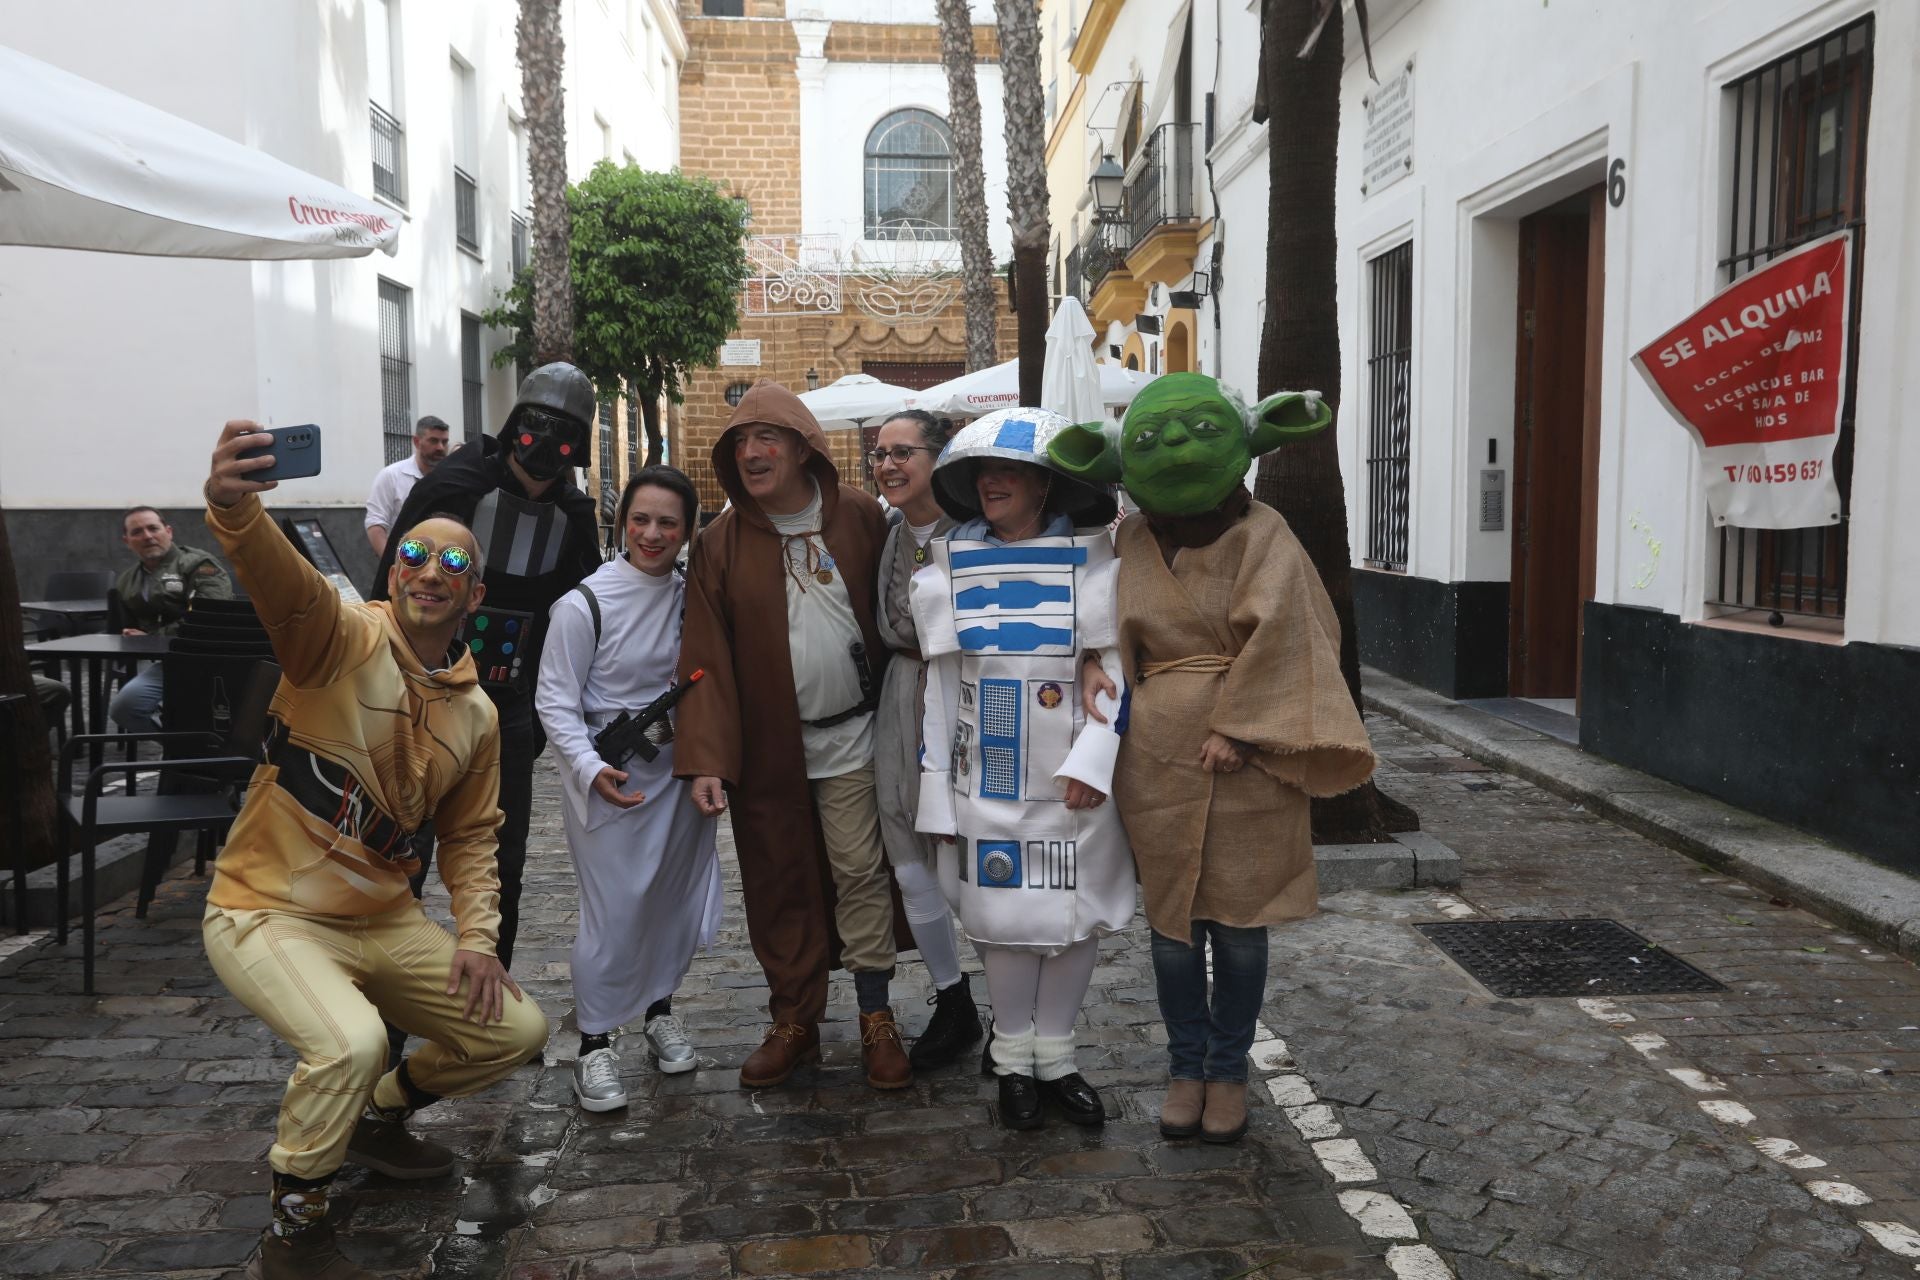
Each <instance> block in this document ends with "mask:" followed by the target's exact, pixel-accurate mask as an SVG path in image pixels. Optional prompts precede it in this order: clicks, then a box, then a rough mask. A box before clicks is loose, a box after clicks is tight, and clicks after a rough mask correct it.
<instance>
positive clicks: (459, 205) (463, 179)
mask: <svg viewBox="0 0 1920 1280" xmlns="http://www.w3.org/2000/svg"><path fill="white" fill-rule="evenodd" d="M453 238H454V239H455V240H456V241H458V242H459V245H460V247H461V248H462V249H470V250H472V251H473V252H474V253H478V252H480V190H479V188H478V187H477V186H475V185H474V181H473V175H472V174H470V173H468V172H467V171H466V170H465V169H462V168H461V167H460V166H459V165H455V166H453Z"/></svg>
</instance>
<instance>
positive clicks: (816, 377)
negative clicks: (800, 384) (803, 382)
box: [807, 365, 820, 391]
mask: <svg viewBox="0 0 1920 1280" xmlns="http://www.w3.org/2000/svg"><path fill="white" fill-rule="evenodd" d="M819 389H820V371H819V370H818V369H816V368H814V367H813V366H811V365H809V366H807V390H809V391H818V390H819Z"/></svg>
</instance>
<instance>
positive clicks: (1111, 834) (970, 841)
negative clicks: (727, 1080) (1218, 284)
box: [912, 409, 1134, 1129]
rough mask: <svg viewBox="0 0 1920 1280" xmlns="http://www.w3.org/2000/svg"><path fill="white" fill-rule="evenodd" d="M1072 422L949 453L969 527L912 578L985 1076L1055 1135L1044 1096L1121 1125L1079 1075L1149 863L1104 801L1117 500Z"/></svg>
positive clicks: (1023, 412) (1042, 416)
mask: <svg viewBox="0 0 1920 1280" xmlns="http://www.w3.org/2000/svg"><path fill="white" fill-rule="evenodd" d="M1069 425H1070V423H1069V421H1068V420H1067V419H1066V418H1064V417H1062V416H1061V415H1059V414H1057V413H1049V412H1046V411H1044V410H1040V409H1002V410H999V411H997V412H995V413H991V414H988V415H987V416H986V417H984V418H981V419H980V420H979V421H977V422H975V423H973V424H972V425H970V426H968V427H965V428H963V429H962V430H961V431H960V432H959V433H957V434H956V435H955V436H954V437H953V439H952V440H951V441H950V442H948V444H947V447H946V450H945V452H943V453H942V454H941V456H940V461H939V463H938V465H937V467H936V468H935V470H934V473H933V487H934V493H935V495H936V496H937V497H938V498H939V500H940V505H941V506H942V507H944V508H945V509H946V511H947V513H948V514H949V515H951V516H953V518H954V519H956V520H958V521H960V522H961V523H960V525H959V526H958V527H957V528H955V529H954V530H953V531H952V532H951V533H949V534H948V535H947V536H946V537H945V538H944V539H941V540H939V541H936V542H935V543H933V544H932V546H931V548H930V550H931V552H932V554H931V555H930V557H929V563H928V564H927V566H926V567H925V568H923V569H921V570H920V571H919V572H918V573H916V574H915V575H914V577H913V584H912V600H913V617H914V624H915V626H916V628H917V629H918V631H919V635H920V647H921V653H922V654H923V655H924V656H925V657H926V659H927V664H928V668H927V695H926V727H925V735H924V743H923V746H922V757H921V768H922V776H921V790H920V812H919V819H918V823H917V825H918V828H919V830H921V831H924V832H928V833H931V834H935V835H940V836H947V837H952V840H951V842H944V843H942V845H941V847H940V882H941V886H942V888H944V889H945V890H946V894H947V897H948V898H950V899H951V900H952V901H953V903H954V906H955V908H956V910H957V911H958V913H959V916H960V925H961V928H962V929H963V930H964V931H965V933H966V935H967V937H969V938H971V939H972V940H973V944H974V947H975V949H976V950H977V951H978V952H979V954H980V960H981V963H982V965H983V966H984V967H985V969H986V974H987V991H988V995H989V997H990V998H991V999H992V1001H993V1015H994V1028H993V1038H992V1040H991V1041H990V1042H989V1044H988V1046H987V1058H988V1061H987V1063H986V1064H984V1065H985V1066H986V1067H988V1068H990V1069H991V1070H992V1071H993V1072H994V1073H995V1074H996V1075H998V1076H999V1078H1000V1121H1001V1123H1002V1124H1004V1125H1006V1126H1007V1127H1008V1128H1011V1129H1031V1128H1034V1127H1036V1126H1038V1125H1039V1124H1041V1123H1042V1121H1043V1119H1044V1114H1043V1104H1044V1103H1048V1102H1051V1103H1052V1104H1053V1105H1055V1106H1056V1107H1058V1108H1059V1109H1060V1110H1061V1111H1062V1112H1064V1113H1065V1115H1066V1117H1067V1119H1069V1120H1071V1121H1073V1122H1074V1123H1076V1124H1083V1125H1097V1124H1101V1123H1103V1122H1104V1121H1105V1119H1106V1109H1105V1104H1104V1103H1103V1102H1102V1101H1101V1099H1100V1095H1099V1094H1098V1093H1096V1092H1095V1091H1094V1089H1093V1087H1092V1086H1091V1085H1089V1084H1088V1083H1087V1082H1086V1081H1085V1080H1084V1079H1082V1078H1081V1076H1080V1074H1079V1072H1078V1071H1076V1070H1075V1068H1074V1060H1073V1024H1074V1020H1075V1019H1076V1018H1077V1017H1078V1016H1079V1013H1080V1006H1081V1003H1082V1002H1083V1001H1084V1000H1085V999H1086V994H1087V987H1088V985H1089V983H1091V981H1092V979H1093V966H1094V962H1095V960H1097V959H1098V957H1099V948H1100V937H1101V936H1102V935H1103V934H1109V933H1114V932H1116V931H1118V930H1119V929H1121V928H1123V927H1125V925H1126V923H1127V921H1128V920H1129V919H1131V918H1132V916H1133V907H1134V890H1133V884H1134V869H1133V854H1132V852H1131V851H1130V850H1129V848H1128V846H1127V837H1126V831H1125V829H1124V828H1123V827H1122V826H1121V823H1120V817H1119V814H1118V813H1117V812H1116V811H1115V808H1114V806H1113V805H1111V804H1108V803H1107V802H1106V800H1107V792H1108V791H1109V790H1110V789H1111V787H1112V782H1113V764H1114V759H1115V756H1116V754H1117V753H1118V751H1119V745H1120V739H1119V735H1118V734H1117V733H1116V732H1115V731H1114V729H1113V728H1112V727H1110V726H1111V725H1114V724H1118V723H1120V722H1121V717H1120V716H1119V715H1118V714H1117V713H1118V711H1119V708H1118V706H1117V705H1115V706H1106V707H1102V710H1104V711H1107V712H1108V713H1109V720H1108V724H1104V725H1103V724H1099V723H1093V722H1088V721H1086V720H1085V719H1084V718H1083V712H1082V710H1081V706H1080V694H1079V690H1078V685H1077V676H1078V664H1079V658H1080V655H1082V654H1085V653H1096V654H1098V655H1099V657H1100V662H1101V666H1102V668H1103V669H1104V670H1105V671H1106V673H1107V677H1108V679H1110V680H1112V681H1113V682H1114V687H1115V688H1116V689H1120V688H1123V687H1124V686H1123V685H1122V683H1121V670H1120V661H1119V655H1118V653H1117V652H1116V651H1115V649H1114V645H1115V642H1116V638H1117V636H1116V629H1115V621H1114V619H1115V609H1114V581H1115V577H1116V572H1115V571H1116V570H1117V568H1118V567H1119V566H1118V562H1117V561H1116V560H1115V559H1114V558H1113V544H1112V541H1111V540H1110V539H1109V538H1108V536H1107V533H1106V531H1105V528H1104V526H1105V525H1106V524H1107V522H1108V521H1110V520H1112V518H1113V515H1114V499H1113V495H1112V494H1111V493H1110V492H1109V491H1107V490H1106V489H1105V488H1103V487H1098V486H1094V485H1091V484H1088V483H1086V482H1084V481H1081V480H1078V479H1075V478H1074V477H1072V476H1068V475H1065V474H1063V473H1061V472H1058V471H1055V470H1054V469H1053V467H1052V466H1051V464H1050V463H1049V462H1048V461H1047V443H1048V441H1049V440H1051V439H1052V438H1053V436H1054V434H1055V433H1057V432H1058V431H1060V430H1061V429H1063V428H1065V427H1067V426H1069ZM1076 526H1078V527H1079V528H1081V529H1084V530H1085V532H1084V533H1081V532H1076Z"/></svg>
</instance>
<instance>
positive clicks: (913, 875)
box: [893, 862, 960, 991]
mask: <svg viewBox="0 0 1920 1280" xmlns="http://www.w3.org/2000/svg"><path fill="white" fill-rule="evenodd" d="M893 878H894V880H895V882H896V883H898V884H899V886H900V901H901V903H902V905H904V906H905V907H906V909H907V923H908V924H909V925H910V926H912V928H913V945H914V946H915V947H916V948H917V949H918V950H919V952H920V959H921V961H922V962H923V963H924V964H925V965H926V966H927V976H928V977H930V978H932V979H933V987H934V990H936V991H945V990H946V989H947V988H948V987H950V986H952V985H953V984H954V983H956V982H958V981H960V945H959V944H958V943H957V942H955V941H954V939H953V908H952V907H951V906H950V905H948V903H947V895H946V894H945V893H944V892H943V891H942V890H941V888H940V876H939V874H938V873H937V872H936V871H934V869H933V867H932V865H931V864H929V863H925V862H905V863H901V864H899V865H897V866H895V867H894V869H893Z"/></svg>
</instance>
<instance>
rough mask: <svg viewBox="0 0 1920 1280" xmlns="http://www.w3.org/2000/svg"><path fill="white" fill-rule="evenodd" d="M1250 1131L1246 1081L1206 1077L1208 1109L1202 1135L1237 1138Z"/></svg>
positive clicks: (1214, 1139)
mask: <svg viewBox="0 0 1920 1280" xmlns="http://www.w3.org/2000/svg"><path fill="white" fill-rule="evenodd" d="M1246 1132H1247V1084H1246V1081H1244V1080H1242V1081H1240V1082H1239V1083H1237V1084H1236V1083H1231V1082H1229V1081H1226V1080H1209V1081H1207V1096H1206V1110H1205V1111H1204V1112H1203V1113H1202V1114H1201V1116H1200V1137H1201V1139H1202V1140H1203V1141H1206V1142H1238V1141H1240V1139H1241V1138H1242V1137H1244V1136H1246Z"/></svg>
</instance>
